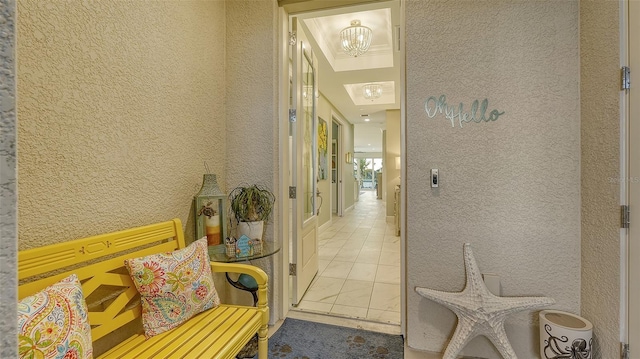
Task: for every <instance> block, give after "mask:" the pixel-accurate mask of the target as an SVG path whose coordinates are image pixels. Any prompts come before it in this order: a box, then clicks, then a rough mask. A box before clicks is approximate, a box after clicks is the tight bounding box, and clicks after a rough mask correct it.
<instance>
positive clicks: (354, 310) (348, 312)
mask: <svg viewBox="0 0 640 359" xmlns="http://www.w3.org/2000/svg"><path fill="white" fill-rule="evenodd" d="M331 314H337V315H344V316H346V317H350V318H362V319H365V318H366V317H367V308H358V307H350V306H346V305H340V304H334V305H333V307H332V308H331Z"/></svg>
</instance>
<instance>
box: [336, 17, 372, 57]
mask: <svg viewBox="0 0 640 359" xmlns="http://www.w3.org/2000/svg"><path fill="white" fill-rule="evenodd" d="M372 38H373V32H372V31H371V29H370V28H368V27H366V26H362V25H361V24H360V20H353V21H351V26H349V27H347V28H344V29H343V30H342V31H340V44H341V45H342V49H343V50H344V52H345V53H346V54H347V55H349V56H353V57H358V56H360V55H362V54H364V53H365V52H367V50H369V46H371V39H372Z"/></svg>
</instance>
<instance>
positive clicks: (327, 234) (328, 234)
mask: <svg viewBox="0 0 640 359" xmlns="http://www.w3.org/2000/svg"><path fill="white" fill-rule="evenodd" d="M337 232H338V231H337V230H335V231H334V230H326V231H324V232H322V233H320V235H319V238H320V239H328V238H333V236H334V235H335V234H336V233H337Z"/></svg>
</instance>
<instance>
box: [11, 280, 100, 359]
mask: <svg viewBox="0 0 640 359" xmlns="http://www.w3.org/2000/svg"><path fill="white" fill-rule="evenodd" d="M87 314H88V313H87V305H86V303H85V300H84V296H83V295H82V287H81V286H80V282H79V281H78V277H77V276H76V275H75V274H72V275H70V276H69V277H67V278H65V279H63V280H61V281H59V282H58V283H55V284H53V285H51V286H49V287H47V288H45V289H44V290H42V291H40V292H38V293H36V294H35V295H32V296H29V297H26V298H24V299H22V300H21V301H20V302H18V329H19V331H20V332H19V333H18V340H19V341H20V343H19V349H18V351H19V355H20V358H38V359H40V358H56V359H58V358H65V359H66V358H74V359H75V358H79V359H84V358H92V357H93V347H92V344H91V326H90V325H89V320H88V317H87Z"/></svg>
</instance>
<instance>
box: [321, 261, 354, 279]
mask: <svg viewBox="0 0 640 359" xmlns="http://www.w3.org/2000/svg"><path fill="white" fill-rule="evenodd" d="M351 267H353V262H343V261H338V260H335V259H334V260H332V261H331V263H329V266H328V267H327V268H326V269H325V270H324V271H323V272H322V276H323V277H331V278H342V279H345V278H347V276H348V275H349V272H351Z"/></svg>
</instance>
